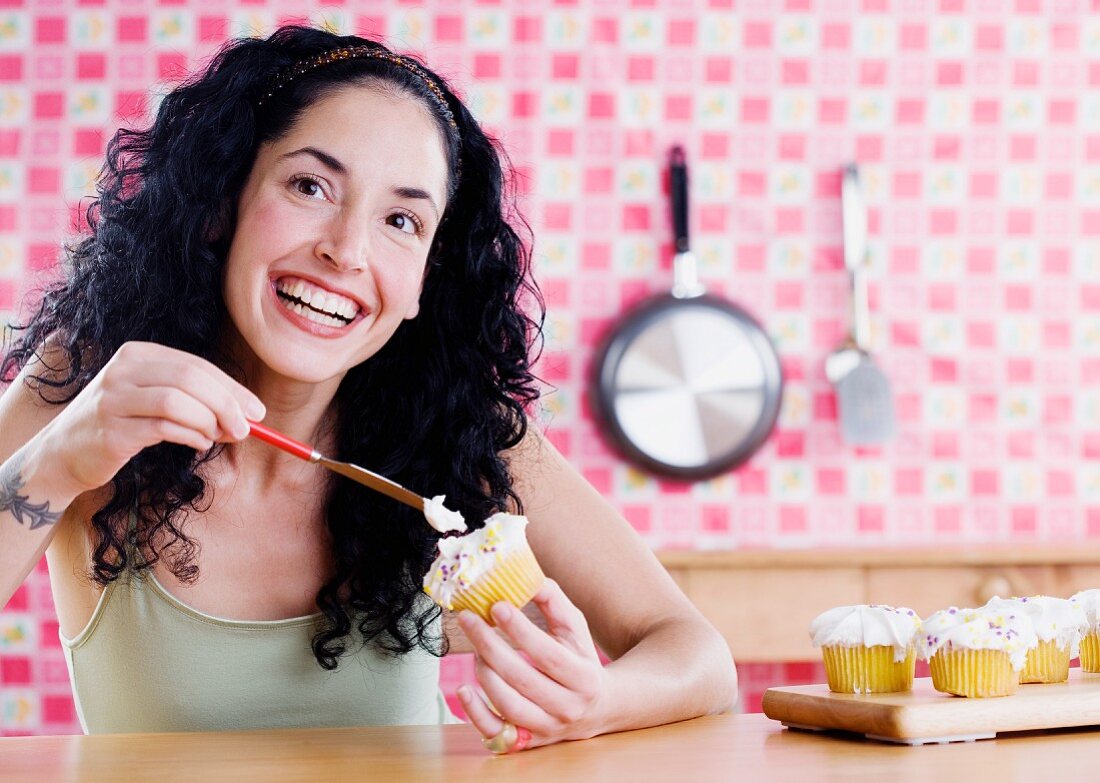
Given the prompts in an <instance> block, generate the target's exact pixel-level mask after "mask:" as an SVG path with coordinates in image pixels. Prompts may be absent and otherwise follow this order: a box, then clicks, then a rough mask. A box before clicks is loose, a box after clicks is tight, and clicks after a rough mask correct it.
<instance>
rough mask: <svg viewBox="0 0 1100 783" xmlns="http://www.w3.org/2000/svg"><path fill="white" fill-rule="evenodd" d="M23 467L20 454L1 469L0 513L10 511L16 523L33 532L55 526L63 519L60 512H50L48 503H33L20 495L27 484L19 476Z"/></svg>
mask: <svg viewBox="0 0 1100 783" xmlns="http://www.w3.org/2000/svg"><path fill="white" fill-rule="evenodd" d="M22 467H23V460H22V458H21V457H20V455H19V454H16V455H15V456H13V457H12V458H11V459H10V460H8V462H7V464H6V465H3V466H2V467H0V512H4V511H10V512H11V515H12V516H13V517H15V521H16V522H18V523H19V524H20V525H28V526H30V529H31V530H37V529H38V528H40V527H43V526H45V525H52V524H54V523H55V522H57V520H59V519H61V512H60V511H50V504H49V502H47V501H44V502H42V503H31V502H29V499H28V497H27V496H26V495H20V494H19V490H21V489H22V488H23V484H24V483H25V482H24V481H23V477H22V476H21V475H19V471H20V469H21V468H22Z"/></svg>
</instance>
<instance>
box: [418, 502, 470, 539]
mask: <svg viewBox="0 0 1100 783" xmlns="http://www.w3.org/2000/svg"><path fill="white" fill-rule="evenodd" d="M446 499H447V496H446V495H436V496H435V497H434V498H432V499H431V500H425V501H424V517H425V518H426V519H427V520H428V524H429V525H431V526H432V527H434V528H435V529H436V530H438V531H439V532H440V533H447V532H449V531H451V530H454V531H456V532H458V533H465V532H466V520H464V519H463V518H462V514H460V513H459V512H458V511H452V510H451V509H449V508H447V507H446V506H444V505H443V501H444V500H446Z"/></svg>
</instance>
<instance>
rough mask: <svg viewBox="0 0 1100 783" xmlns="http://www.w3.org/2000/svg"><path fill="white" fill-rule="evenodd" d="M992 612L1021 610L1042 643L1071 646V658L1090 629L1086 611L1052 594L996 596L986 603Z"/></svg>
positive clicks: (1075, 654) (1074, 656)
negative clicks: (1023, 596)
mask: <svg viewBox="0 0 1100 783" xmlns="http://www.w3.org/2000/svg"><path fill="white" fill-rule="evenodd" d="M986 606H987V607H989V608H991V609H1001V610H1005V611H1007V610H1011V609H1018V610H1019V611H1021V612H1024V613H1025V614H1027V616H1028V617H1030V618H1031V624H1032V625H1033V626H1034V627H1035V635H1036V636H1038V637H1039V641H1041V642H1054V643H1055V644H1056V645H1058V646H1059V647H1068V648H1069V650H1070V657H1071V658H1076V657H1077V653H1078V647H1079V646H1080V644H1081V637H1082V636H1084V635H1085V632H1086V631H1087V630H1088V620H1087V619H1086V618H1085V611H1084V609H1082V608H1081V607H1080V606H1078V605H1077V604H1075V603H1073V602H1072V601H1069V600H1067V599H1065V598H1053V597H1051V596H1048V595H1032V596H1028V597H1026V598H999V597H997V596H994V597H993V598H990V599H989V601H988V602H987V603H986Z"/></svg>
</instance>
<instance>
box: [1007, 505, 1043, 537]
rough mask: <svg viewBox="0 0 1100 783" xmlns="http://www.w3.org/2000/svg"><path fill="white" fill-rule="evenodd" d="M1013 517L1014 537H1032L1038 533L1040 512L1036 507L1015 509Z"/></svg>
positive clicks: (1012, 512)
mask: <svg viewBox="0 0 1100 783" xmlns="http://www.w3.org/2000/svg"><path fill="white" fill-rule="evenodd" d="M1011 517H1012V533H1013V535H1018V536H1032V535H1035V533H1036V532H1038V527H1039V525H1038V520H1039V510H1038V509H1037V508H1035V507H1034V506H1018V507H1016V508H1013V509H1012V511H1011Z"/></svg>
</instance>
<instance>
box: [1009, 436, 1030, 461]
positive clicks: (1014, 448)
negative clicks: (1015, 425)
mask: <svg viewBox="0 0 1100 783" xmlns="http://www.w3.org/2000/svg"><path fill="white" fill-rule="evenodd" d="M1007 440H1008V444H1007V445H1008V456H1009V457H1010V458H1012V459H1034V458H1035V453H1036V449H1035V433H1033V432H1026V431H1025V432H1010V433H1009V434H1008V439H1007Z"/></svg>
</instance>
